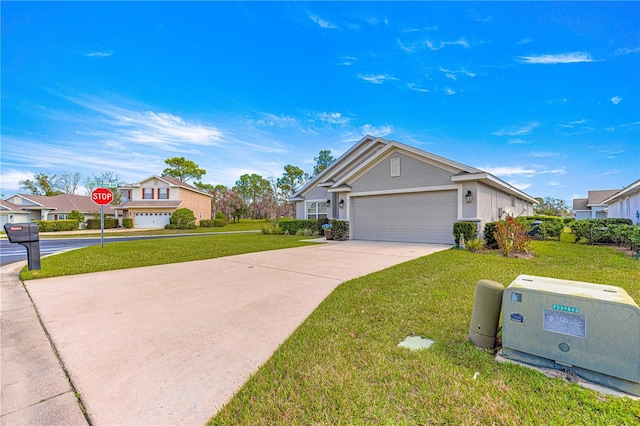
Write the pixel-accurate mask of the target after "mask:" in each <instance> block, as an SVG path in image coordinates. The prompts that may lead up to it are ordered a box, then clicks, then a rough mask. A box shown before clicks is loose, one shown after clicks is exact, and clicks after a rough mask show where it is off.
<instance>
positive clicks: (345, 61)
mask: <svg viewBox="0 0 640 426" xmlns="http://www.w3.org/2000/svg"><path fill="white" fill-rule="evenodd" d="M357 60H358V58H356V57H355V56H345V57H344V58H343V60H342V65H344V66H347V67H349V66H351V65H353V62H354V61H357Z"/></svg>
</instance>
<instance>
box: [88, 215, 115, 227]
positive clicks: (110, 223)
mask: <svg viewBox="0 0 640 426" xmlns="http://www.w3.org/2000/svg"><path fill="white" fill-rule="evenodd" d="M118 225H119V223H118V219H115V218H113V217H105V218H104V229H113V228H117V227H118ZM87 229H100V219H99V218H98V219H87Z"/></svg>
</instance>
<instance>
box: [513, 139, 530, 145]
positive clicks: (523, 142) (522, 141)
mask: <svg viewBox="0 0 640 426" xmlns="http://www.w3.org/2000/svg"><path fill="white" fill-rule="evenodd" d="M507 143H508V144H509V145H524V144H530V143H531V142H530V141H525V140H522V139H511V140H510V141H509V142H507Z"/></svg>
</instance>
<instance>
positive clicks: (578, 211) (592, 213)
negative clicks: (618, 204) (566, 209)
mask: <svg viewBox="0 0 640 426" xmlns="http://www.w3.org/2000/svg"><path fill="white" fill-rule="evenodd" d="M616 192H618V190H617V189H601V190H597V191H588V192H587V198H574V199H573V209H572V212H574V213H575V218H576V220H580V219H605V218H606V217H607V204H606V203H604V200H605V199H607V198H608V197H610V196H612V195H613V194H615V193H616Z"/></svg>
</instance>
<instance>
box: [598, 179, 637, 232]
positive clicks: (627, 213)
mask: <svg viewBox="0 0 640 426" xmlns="http://www.w3.org/2000/svg"><path fill="white" fill-rule="evenodd" d="M603 203H605V204H606V205H607V207H608V209H609V211H608V214H609V217H618V218H624V219H631V220H632V221H633V223H636V224H640V179H638V180H637V181H635V182H633V183H632V184H631V185H629V186H627V187H626V188H623V189H622V190H620V191H617V192H616V193H615V194H613V195H612V196H610V197H608V198H606V199H605V200H604V201H603Z"/></svg>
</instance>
